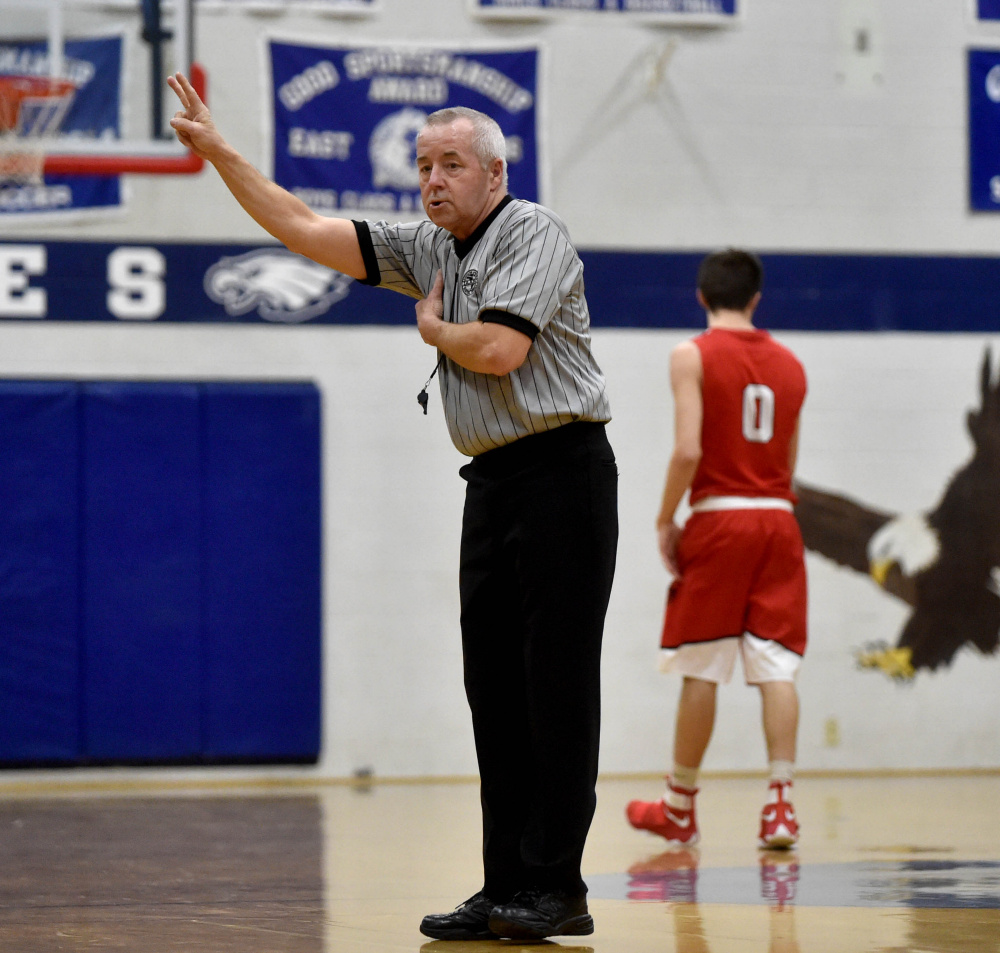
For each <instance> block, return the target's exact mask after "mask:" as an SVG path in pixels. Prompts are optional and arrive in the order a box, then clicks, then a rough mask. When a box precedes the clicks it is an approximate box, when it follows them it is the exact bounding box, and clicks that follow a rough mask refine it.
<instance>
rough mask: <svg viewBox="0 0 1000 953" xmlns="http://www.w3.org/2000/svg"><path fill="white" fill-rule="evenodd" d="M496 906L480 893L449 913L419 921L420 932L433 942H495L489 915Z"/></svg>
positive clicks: (430, 916) (433, 915) (428, 916)
mask: <svg viewBox="0 0 1000 953" xmlns="http://www.w3.org/2000/svg"><path fill="white" fill-rule="evenodd" d="M495 906H496V904H494V903H493V901H492V900H490V899H489V897H486V896H484V895H483V893H482V891H480V892H479V893H477V894H474V895H473V896H471V897H469V899H468V900H466V901H465V903H460V904H459V905H458V906H457V907H455V909H454V910H452V912H451V913H431V914H428V915H427V916H426V917H424V918H423V920H421V921H420V932H421V933H422V934H423V935H424V936H429V937H433V938H434V939H435V940H496V939H498V937H497V935H496V934H495V933H494V932H493V931H492V930H491V929H490V926H489V921H490V913H491V912H492V910H493V908H494V907H495Z"/></svg>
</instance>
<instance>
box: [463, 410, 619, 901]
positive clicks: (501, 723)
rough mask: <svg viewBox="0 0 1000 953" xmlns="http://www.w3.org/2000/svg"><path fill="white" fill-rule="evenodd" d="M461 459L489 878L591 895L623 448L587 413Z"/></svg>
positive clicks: (501, 890) (495, 883) (468, 644)
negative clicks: (587, 846)
mask: <svg viewBox="0 0 1000 953" xmlns="http://www.w3.org/2000/svg"><path fill="white" fill-rule="evenodd" d="M461 473H462V476H463V477H464V478H465V480H466V481H467V483H468V486H467V489H466V498H465V514H464V519H463V527H462V552H461V568H460V577H459V583H460V590H461V604H462V647H463V654H464V660H465V689H466V695H467V697H468V700H469V706H470V708H471V710H472V725H473V730H474V733H475V740H476V753H477V755H478V759H479V773H480V781H481V789H480V790H481V800H482V808H483V865H484V874H485V877H484V885H483V890H484V893H485V894H486V896H488V897H489V898H490V899H492V900H494V901H497V902H504V901H506V900H509V899H510V897H512V896H513V895H514V893H516V892H517V891H518V890H522V889H525V888H529V887H538V888H541V889H543V890H564V891H566V892H567V893H569V894H571V895H574V896H578V895H582V894H583V893H585V892H586V889H587V888H586V885H585V884H584V882H583V880H582V878H581V876H580V863H581V859H582V856H583V848H584V843H585V841H586V838H587V832H588V831H589V829H590V824H591V821H592V820H593V816H594V809H595V807H596V803H597V795H596V791H595V785H596V781H597V761H598V748H599V741H600V720H601V692H600V667H601V640H602V637H603V632H604V616H605V613H606V611H607V606H608V599H609V596H610V594H611V583H612V579H613V577H614V570H615V555H616V549H617V543H618V471H617V467H616V465H615V458H614V453H613V451H612V449H611V446H610V444H609V443H608V440H607V437H606V435H605V432H604V426H603V425H602V424H593V423H575V424H569V425H567V426H565V427H560V428H558V429H556V430H553V431H549V432H547V433H544V434H539V435H536V436H531V437H526V438H523V439H521V440H519V441H517V442H516V443H514V444H511V445H510V446H507V447H502V448H500V449H498V450H492V451H489V452H487V453H485V454H482V455H480V456H478V457H475V458H474V459H473V461H472V462H471V463H469V464H467V465H466V466H464V467H463V468H462V470H461Z"/></svg>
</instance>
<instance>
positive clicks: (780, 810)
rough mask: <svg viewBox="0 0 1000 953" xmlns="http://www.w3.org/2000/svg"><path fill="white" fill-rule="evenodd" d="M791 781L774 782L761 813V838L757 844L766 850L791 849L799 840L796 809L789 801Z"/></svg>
mask: <svg viewBox="0 0 1000 953" xmlns="http://www.w3.org/2000/svg"><path fill="white" fill-rule="evenodd" d="M791 786H792V783H791V781H788V782H785V783H782V782H781V781H774V782H772V783H771V785H770V787H769V789H768V790H769V794H768V798H767V804H765V805H764V809H763V810H762V811H761V812H760V836H759V837H758V838H757V843H758V844H759V845H760V846H761V847H766V848H784V847H791V846H792V845H793V844H794V843H795V842H796V841H797V840H798V839H799V822H798V820H797V819H796V817H795V808H793V807H792V805H791V803H790V802H789V801H788V799H787V795H788V789H789V788H790V787H791Z"/></svg>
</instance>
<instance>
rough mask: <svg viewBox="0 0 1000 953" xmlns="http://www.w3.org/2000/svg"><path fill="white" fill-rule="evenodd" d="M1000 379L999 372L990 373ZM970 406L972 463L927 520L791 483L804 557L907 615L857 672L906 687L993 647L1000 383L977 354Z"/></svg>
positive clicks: (864, 654)
mask: <svg viewBox="0 0 1000 953" xmlns="http://www.w3.org/2000/svg"><path fill="white" fill-rule="evenodd" d="M998 370H1000V368H998ZM979 390H980V406H979V408H978V409H976V410H971V411H969V413H968V415H967V417H966V428H967V430H968V432H969V436H970V437H971V438H972V443H973V455H972V458H971V459H970V460H969V462H968V463H967V464H966V465H965V466H964V467H962V469H960V470H959V471H958V472H957V473H956V474H955V475H954V476H953V477H952V479H951V481H950V482H949V483H948V485H947V486H946V487H945V489H944V492H943V493H942V495H941V499H940V500H939V501H938V503H937V505H936V506H935V507H934V508H933V509H932V510H929V511H927V512H922V513H910V514H892V513H885V512H881V511H879V510H875V509H872V508H870V507H868V506H865V505H864V504H861V503H858V502H856V501H854V500H851V499H849V498H847V497H845V496H841V495H839V494H836V493H829V492H825V491H822V490H818V489H816V488H814V487H810V486H806V485H804V484H801V483H797V484H796V487H795V490H796V493H797V494H798V497H799V502H798V505H797V506H796V508H795V515H796V516H797V517H798V521H799V525H800V526H801V528H802V537H803V540H804V542H805V545H806V548H807V549H809V550H811V551H812V552H815V553H819V554H820V555H823V556H826V557H827V558H828V559H831V560H833V562H835V563H837V564H839V565H841V566H846V567H848V568H850V569H853V570H855V571H857V572H859V573H864V574H865V575H867V576H870V577H871V578H872V579H874V580H875V582H876V583H877V584H878V585H879V586H881V588H882V589H884V590H885V591H886V592H888V593H890V594H891V595H893V596H895V597H896V598H897V599H901V600H902V601H903V602H905V603H906V604H907V605H909V606H911V607H912V609H913V612H912V613H911V615H910V617H909V619H908V620H907V622H906V624H905V625H904V627H903V631H902V632H901V633H900V635H899V638H898V639H897V641H896V644H895V645H893V646H890V645H888V644H886V643H879V644H876V645H871V646H868V647H867V648H865V649H863V650H862V651H861V652H859V653H858V655H857V661H858V664H859V665H860V666H861V667H863V668H871V669H876V670H880V671H882V672H884V673H885V674H886V675H889V676H890V677H892V678H895V679H898V680H902V681H909V680H911V679H913V678H914V676H915V675H916V673H917V672H918V671H920V670H921V669H924V670H928V671H933V670H934V669H937V668H940V667H942V666H948V665H950V664H951V662H952V660H953V659H954V657H955V655H956V653H957V652H958V651H959V649H961V648H963V647H965V646H970V647H972V648H974V649H977V650H978V651H980V652H981V653H983V654H984V655H991V654H993V653H995V652H996V651H997V648H998V645H1000V379H997V380H994V375H993V370H992V365H991V355H990V351H989V350H988V349H987V351H986V353H985V355H984V357H983V363H982V368H981V370H980V383H979Z"/></svg>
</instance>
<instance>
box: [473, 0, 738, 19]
mask: <svg viewBox="0 0 1000 953" xmlns="http://www.w3.org/2000/svg"><path fill="white" fill-rule="evenodd" d="M469 5H470V7H471V9H472V12H473V14H474V15H476V16H480V17H488V18H501V17H503V18H516V19H537V18H538V17H542V16H557V15H561V14H565V13H579V12H585V13H586V12H590V13H612V14H614V13H617V14H623V15H624V14H632V15H634V16H636V17H640V16H641V17H643V18H644V19H656V20H666V21H674V22H683V23H693V24H713V23H716V24H724V23H732V22H734V21H735V20H737V19H739V17H740V16H741V15H742V10H741V7H742V5H743V0H469Z"/></svg>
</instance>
